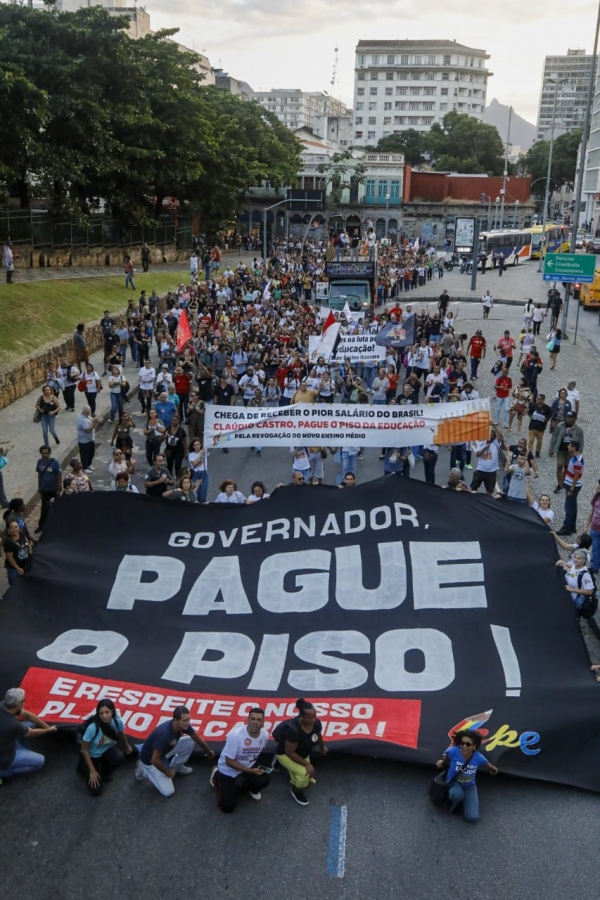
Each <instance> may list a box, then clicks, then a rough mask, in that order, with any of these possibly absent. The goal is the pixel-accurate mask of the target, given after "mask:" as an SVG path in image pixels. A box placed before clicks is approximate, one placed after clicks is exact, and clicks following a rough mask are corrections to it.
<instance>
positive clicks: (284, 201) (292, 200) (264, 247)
mask: <svg viewBox="0 0 600 900" xmlns="http://www.w3.org/2000/svg"><path fill="white" fill-rule="evenodd" d="M320 202H321V201H320V200H304V199H302V198H290V199H288V198H287V197H286V199H285V200H279V201H278V202H277V203H273V205H272V206H265V208H264V209H263V263H264V266H265V273H266V271H267V213H268V212H269V211H270V210H272V209H276V208H277V207H278V206H283V204H284V203H320Z"/></svg>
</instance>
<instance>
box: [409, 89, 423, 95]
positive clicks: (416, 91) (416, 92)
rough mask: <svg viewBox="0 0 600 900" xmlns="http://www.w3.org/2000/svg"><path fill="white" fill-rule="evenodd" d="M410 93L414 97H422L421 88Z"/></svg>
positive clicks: (411, 90)
mask: <svg viewBox="0 0 600 900" xmlns="http://www.w3.org/2000/svg"><path fill="white" fill-rule="evenodd" d="M410 93H411V96H412V97H420V96H421V88H411V89H410Z"/></svg>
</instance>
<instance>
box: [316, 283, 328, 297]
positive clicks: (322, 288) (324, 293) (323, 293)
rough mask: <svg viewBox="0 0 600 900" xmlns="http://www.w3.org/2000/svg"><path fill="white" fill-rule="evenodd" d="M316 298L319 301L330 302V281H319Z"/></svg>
mask: <svg viewBox="0 0 600 900" xmlns="http://www.w3.org/2000/svg"><path fill="white" fill-rule="evenodd" d="M315 296H316V298H317V300H328V299H329V282H328V281H317V282H316V284H315Z"/></svg>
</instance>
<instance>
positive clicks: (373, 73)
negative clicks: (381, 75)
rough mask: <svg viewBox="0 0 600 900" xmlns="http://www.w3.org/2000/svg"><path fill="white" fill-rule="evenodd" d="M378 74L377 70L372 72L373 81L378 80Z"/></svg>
mask: <svg viewBox="0 0 600 900" xmlns="http://www.w3.org/2000/svg"><path fill="white" fill-rule="evenodd" d="M377 78H378V75H377V72H371V81H377Z"/></svg>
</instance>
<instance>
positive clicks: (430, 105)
mask: <svg viewBox="0 0 600 900" xmlns="http://www.w3.org/2000/svg"><path fill="white" fill-rule="evenodd" d="M434 107H435V103H424V104H423V106H422V107H421V109H434Z"/></svg>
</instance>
